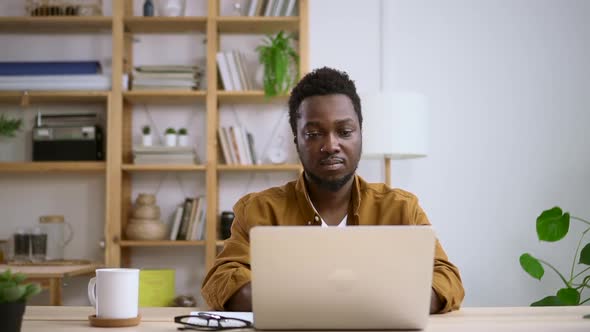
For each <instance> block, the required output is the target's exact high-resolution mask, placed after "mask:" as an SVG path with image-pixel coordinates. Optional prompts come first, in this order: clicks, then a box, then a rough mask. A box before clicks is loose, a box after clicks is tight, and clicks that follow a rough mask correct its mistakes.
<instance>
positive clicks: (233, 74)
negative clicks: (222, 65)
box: [224, 51, 244, 91]
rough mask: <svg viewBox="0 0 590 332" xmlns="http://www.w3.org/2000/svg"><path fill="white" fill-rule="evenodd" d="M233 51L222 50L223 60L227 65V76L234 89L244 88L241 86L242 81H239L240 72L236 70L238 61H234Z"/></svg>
mask: <svg viewBox="0 0 590 332" xmlns="http://www.w3.org/2000/svg"><path fill="white" fill-rule="evenodd" d="M234 52H235V51H232V52H224V56H225V60H226V61H227V64H228V67H229V76H230V79H231V84H232V86H233V87H234V90H238V91H241V90H244V88H243V87H242V83H241V82H240V73H239V71H238V62H237V61H236V57H235V56H234Z"/></svg>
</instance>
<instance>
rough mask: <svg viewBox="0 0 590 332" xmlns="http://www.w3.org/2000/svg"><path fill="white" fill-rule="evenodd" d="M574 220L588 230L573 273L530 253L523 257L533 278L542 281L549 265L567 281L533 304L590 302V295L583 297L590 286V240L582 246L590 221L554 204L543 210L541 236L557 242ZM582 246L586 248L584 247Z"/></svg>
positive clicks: (539, 218)
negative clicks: (563, 271)
mask: <svg viewBox="0 0 590 332" xmlns="http://www.w3.org/2000/svg"><path fill="white" fill-rule="evenodd" d="M570 220H576V221H578V222H581V223H583V224H585V226H586V229H585V230H584V231H582V232H581V234H580V239H579V241H578V246H577V247H576V252H575V253H574V257H573V261H572V266H571V269H570V271H569V273H565V274H564V273H561V272H560V271H559V270H558V269H557V268H555V267H554V266H553V265H552V264H550V263H549V262H547V261H545V260H543V259H541V258H538V257H534V256H533V255H531V254H530V253H524V254H522V255H521V256H520V265H521V266H522V268H523V269H524V270H525V271H526V272H527V273H528V274H529V275H531V277H533V278H535V279H538V280H541V278H543V275H544V274H545V268H544V267H543V266H546V267H548V268H549V269H551V270H553V271H554V272H555V273H556V274H557V275H558V276H559V278H560V279H561V281H562V282H563V287H562V288H560V289H559V290H557V292H556V293H555V294H554V295H550V296H547V297H545V298H543V299H540V300H538V301H536V302H533V303H532V304H531V306H566V305H580V304H584V303H586V302H589V301H590V297H588V298H586V299H583V298H582V297H583V296H582V295H583V292H584V290H585V289H586V288H590V272H589V270H590V242H588V243H587V244H586V245H584V246H583V247H582V243H583V242H584V236H585V235H586V233H588V231H590V221H588V220H584V219H582V218H578V217H575V216H571V215H570V214H569V213H568V212H565V213H564V212H563V211H562V210H561V208H559V207H554V208H552V209H549V210H546V211H543V213H541V215H540V216H539V217H538V218H537V237H538V238H539V240H541V241H546V242H556V241H559V240H561V239H563V238H564V237H565V236H566V235H567V233H568V231H569V227H570ZM581 247H582V250H580V248H581ZM589 316H590V315H586V316H585V318H589Z"/></svg>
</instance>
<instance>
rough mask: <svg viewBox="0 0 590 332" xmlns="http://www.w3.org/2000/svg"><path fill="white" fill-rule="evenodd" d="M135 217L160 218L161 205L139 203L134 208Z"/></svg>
mask: <svg viewBox="0 0 590 332" xmlns="http://www.w3.org/2000/svg"><path fill="white" fill-rule="evenodd" d="M133 218H137V219H152V220H154V219H156V220H159V219H160V207H159V206H156V205H137V206H136V208H135V210H133Z"/></svg>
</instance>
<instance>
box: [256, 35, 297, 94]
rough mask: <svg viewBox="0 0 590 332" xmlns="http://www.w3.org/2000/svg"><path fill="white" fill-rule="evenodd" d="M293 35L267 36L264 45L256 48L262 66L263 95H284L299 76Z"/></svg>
mask: <svg viewBox="0 0 590 332" xmlns="http://www.w3.org/2000/svg"><path fill="white" fill-rule="evenodd" d="M294 39H295V38H294V37H293V35H288V34H286V33H285V32H284V31H279V33H277V34H276V35H274V36H271V35H269V36H267V37H266V39H265V40H264V42H265V44H263V45H260V46H258V47H257V48H256V51H258V59H259V61H260V63H261V64H262V65H263V66H264V80H263V83H264V94H265V95H267V96H278V95H285V94H287V93H288V92H289V89H291V87H292V86H293V84H294V83H295V80H296V79H297V77H298V76H299V55H298V54H297V51H295V49H294V48H293V45H292V43H293V42H294Z"/></svg>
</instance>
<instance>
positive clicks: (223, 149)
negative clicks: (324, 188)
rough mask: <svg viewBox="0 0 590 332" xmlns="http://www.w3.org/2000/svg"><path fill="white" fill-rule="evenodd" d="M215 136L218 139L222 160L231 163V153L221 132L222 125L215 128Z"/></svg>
mask: <svg viewBox="0 0 590 332" xmlns="http://www.w3.org/2000/svg"><path fill="white" fill-rule="evenodd" d="M217 137H218V139H219V147H220V148H221V153H222V156H223V161H224V162H225V164H227V165H230V164H233V161H232V159H231V154H230V151H229V145H228V142H227V139H226V137H225V135H224V133H223V128H222V127H219V128H217Z"/></svg>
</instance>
